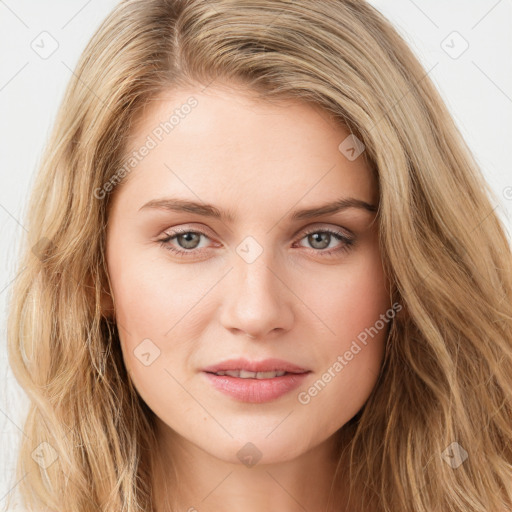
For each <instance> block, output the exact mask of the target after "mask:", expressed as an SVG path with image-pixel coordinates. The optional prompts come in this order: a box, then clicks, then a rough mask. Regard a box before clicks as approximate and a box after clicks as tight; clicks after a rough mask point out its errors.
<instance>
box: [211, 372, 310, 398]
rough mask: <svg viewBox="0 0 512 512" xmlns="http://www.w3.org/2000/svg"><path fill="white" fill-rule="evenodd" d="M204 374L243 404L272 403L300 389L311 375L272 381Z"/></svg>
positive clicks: (294, 375)
mask: <svg viewBox="0 0 512 512" xmlns="http://www.w3.org/2000/svg"><path fill="white" fill-rule="evenodd" d="M203 373H204V374H205V375H206V376H207V377H208V379H210V382H211V383H212V384H213V386H214V387H215V388H216V389H218V390H219V391H222V392H223V393H225V394H226V395H229V396H231V397H233V398H235V399H237V400H240V401H242V402H250V403H256V404H261V403H263V402H270V401H272V400H276V399H277V398H279V397H281V396H283V395H286V393H289V392H290V391H293V390H294V389H295V388H297V387H299V386H300V385H301V384H302V383H303V382H304V379H305V378H306V376H307V375H308V374H309V372H306V373H287V374H285V375H283V376H281V377H274V378H271V379H242V378H240V377H230V376H229V375H215V374H214V373H208V372H203Z"/></svg>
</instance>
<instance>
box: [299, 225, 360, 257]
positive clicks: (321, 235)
mask: <svg viewBox="0 0 512 512" xmlns="http://www.w3.org/2000/svg"><path fill="white" fill-rule="evenodd" d="M304 239H306V240H307V242H308V243H309V244H310V245H311V246H312V247H313V250H315V252H317V253H321V255H322V256H333V255H334V256H335V255H337V254H339V253H345V252H348V251H349V250H350V249H351V248H352V247H353V245H354V243H355V239H354V238H353V237H349V236H347V235H345V233H343V232H341V231H337V230H333V229H330V228H327V229H318V228H315V229H311V230H309V231H307V232H306V233H305V234H304V236H303V238H301V240H304ZM333 239H334V241H338V242H342V244H341V246H338V247H334V248H330V249H329V250H326V249H327V248H328V247H329V246H330V245H331V242H332V241H333Z"/></svg>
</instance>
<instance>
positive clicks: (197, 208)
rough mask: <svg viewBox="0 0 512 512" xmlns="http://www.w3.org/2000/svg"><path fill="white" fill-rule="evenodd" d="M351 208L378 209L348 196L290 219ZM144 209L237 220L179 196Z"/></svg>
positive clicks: (209, 205) (209, 206)
mask: <svg viewBox="0 0 512 512" xmlns="http://www.w3.org/2000/svg"><path fill="white" fill-rule="evenodd" d="M349 208H357V209H360V210H363V211H367V212H370V213H375V212H376V211H377V207H376V206H374V205H373V204H370V203H367V202H366V201H362V200H361V199H356V198H354V197H346V198H341V199H338V200H336V201H333V202H331V203H326V204H323V205H320V206H314V207H312V208H305V209H302V210H296V211H294V212H293V213H292V214H291V215H289V219H290V220H291V221H298V220H307V219H312V218H315V217H320V216H322V215H328V214H333V213H338V212H341V211H344V210H347V209H349ZM143 209H157V210H167V211H173V212H187V213H195V214H197V215H202V216H204V217H213V218H215V219H220V220H224V221H227V222H234V220H235V215H234V213H233V212H232V211H231V210H227V211H224V210H220V209H219V208H217V207H216V206H214V205H212V204H208V203H197V202H195V201H188V200H184V199H178V198H162V199H152V200H151V201H149V202H147V203H146V204H144V205H143V206H141V207H140V208H139V211H141V210H143Z"/></svg>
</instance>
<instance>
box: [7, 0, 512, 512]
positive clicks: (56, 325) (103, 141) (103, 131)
mask: <svg viewBox="0 0 512 512" xmlns="http://www.w3.org/2000/svg"><path fill="white" fill-rule="evenodd" d="M215 80H218V81H221V80H222V81H224V80H226V81H229V82H231V83H236V84H239V85H240V87H247V88H248V89H250V90H252V91H255V92H257V93H258V94H259V95H260V97H261V98H262V99H265V100H268V101H272V100H274V99H275V100H276V101H279V100H280V99H298V100H301V101H305V102H309V103H311V104H313V105H318V106H320V107H322V108H323V109H324V110H325V111H328V112H329V113H330V115H332V116H333V118H335V119H336V120H337V121H338V122H339V123H340V124H342V125H344V126H347V127H348V128H349V129H350V131H351V132H352V133H354V134H355V135H356V136H357V137H358V138H359V139H360V140H361V141H363V142H364V145H365V157H366V158H367V160H368V162H370V164H371V166H372V169H373V170H374V172H375V173H376V175H377V176H378V183H379V194H380V201H379V212H378V222H379V229H380V231H379V233H380V238H379V240H380V247H381V254H382V258H383V265H384V266H385V270H386V273H387V275H388V277H389V279H390V282H391V291H392V297H393V301H394V302H395V301H396V302H398V303H400V304H401V305H402V307H403V309H402V311H401V312H400V314H398V315H396V317H395V318H394V319H393V322H392V326H391V329H390V332H389V336H388V339H387V345H386V352H385V357H384V361H383V364H382V369H381V373H380V375H379V380H378V382H377V385H376V386H375V388H374V390H373V391H372V394H371V395H370V397H369V399H368V401H367V402H366V403H365V405H364V407H363V408H362V409H361V410H360V411H359V413H358V414H357V415H356V417H355V418H354V419H353V420H351V421H350V422H349V423H348V424H346V425H345V426H344V427H343V428H342V429H341V431H340V432H341V434H343V435H344V436H345V438H346V439H347V440H348V442H347V443H346V444H345V445H344V447H343V450H344V451H343V456H344V458H345V459H346V460H350V464H349V467H348V470H347V468H346V467H345V468H341V466H340V471H339V473H337V474H336V475H334V476H335V477H336V478H338V476H340V477H341V475H342V473H346V474H345V475H344V478H346V479H347V480H345V481H346V482H348V485H349V486H350V491H351V494H350V496H351V499H352V500H353V505H352V506H351V509H350V510H351V511H353V512H356V511H367V510H371V511H372V512H384V511H385V512H411V511H414V512H433V511H436V512H447V511H454V512H469V511H474V512H477V511H478V512H504V511H510V510H512V466H511V462H512V449H511V444H510V440H511V439H512V404H511V400H512V399H511V397H512V316H511V314H512V256H511V250H510V245H509V242H508V240H507V237H506V235H505V230H504V227H503V226H502V225H501V224H500V221H499V219H498V218H497V216H496V214H495V212H494V209H493V206H492V202H495V203H496V202H497V200H496V199H495V198H494V201H491V199H493V194H492V191H491V190H490V188H489V186H488V185H487V184H486V182H485V181H484V179H483V177H482V175H481V171H480V169H479V168H478V166H477V164H476V162H475V159H474V157H473V156H472V154H471V152H470V150H469V148H468V147H467V145H466V144H465V142H464V140H463V138H462V137H461V135H460V133H459V131H458V129H457V128H456V126H455V124H454V122H453V120H452V118H451V117H450V115H449V113H448V110H447V108H446V107H445V105H444V103H443V101H442V99H441V97H440V95H439V94H438V92H437V91H436V89H435V87H434V85H433V84H432V81H431V80H430V78H429V76H428V73H427V72H426V71H425V69H423V68H422V66H421V65H420V63H419V62H418V60H417V58H416V57H415V56H414V55H413V53H412V52H411V50H410V49H409V48H408V46H407V44H406V43H405V42H404V40H403V39H402V38H401V37H400V36H399V35H398V33H397V31H396V30H395V29H394V28H393V27H392V25H391V24H390V23H389V21H387V20H386V19H385V18H384V17H383V16H382V15H381V14H380V13H379V12H378V11H377V10H376V9H375V8H373V7H372V6H370V5H369V4H367V3H366V2H364V1H363V0H208V1H201V0H128V1H124V2H121V3H120V4H119V5H118V6H117V7H116V8H115V9H114V11H113V12H112V13H111V14H110V15H109V16H108V17H107V18H106V20H105V21H104V22H103V24H102V25H101V26H100V28H99V29H98V30H97V32H96V33H95V34H94V36H93V37H92V39H91V41H90V42H89V44H88V46H87V47H86V49H85V51H84V53H83V55H82V56H81V59H80V61H79V63H78V65H77V69H76V71H75V74H74V76H73V77H72V79H71V82H70V83H69V86H68V88H67V91H66V95H65V97H64V100H63V102H62V105H61V107H60V110H59V113H58V118H57V120H56V124H55V128H54V131H53V133H52V136H51V140H50V141H49V144H48V146H47V149H46V152H45V154H44V158H43V161H42V165H41V168H40V172H39V173H38V176H37V181H36V183H35V185H34V188H33V191H32V195H31V198H30V202H29V208H28V213H27V221H26V226H27V227H28V233H27V234H26V237H25V239H24V240H23V244H22V245H21V247H20V261H19V269H20V270H22V269H23V270H22V271H21V272H20V274H19V276H18V277H17V279H16V281H15V283H14V285H13V288H12V292H11V298H10V306H9V307H10V309H9V318H8V350H9V361H10V365H11V368H12V370H13V372H14V375H15V377H16V379H17V381H18V382H19V384H20V385H21V386H22V387H23V389H24V390H25V392H26V393H27V395H28V397H29V399H30V404H31V405H30V412H29V414H28V416H27V419H26V423H25V425H24V432H25V433H26V435H27V437H26V438H24V439H23V441H22V443H21V445H20V448H19V456H18V465H17V478H16V480H21V481H20V483H19V484H18V485H19V490H20V492H21V495H22V496H23V499H24V500H25V502H26V504H27V506H29V507H30V509H29V510H37V509H39V510H40V509H41V507H42V506H44V507H45V509H46V510H52V511H62V510H66V511H73V512H86V511H87V512H89V511H91V512H93V511H94V512H97V511H98V510H101V511H105V512H106V511H108V512H114V511H115V512H119V511H121V510H122V511H126V512H135V511H138V510H147V511H149V510H153V506H154V503H153V498H152V490H151V485H150V483H151V480H150V477H151V460H152V456H153V453H154V451H153V450H152V447H153V443H154V442H155V435H154V427H155V424H154V415H153V413H152V411H151V410H150V409H149V408H148V407H147V406H146V405H145V403H144V402H143V401H142V399H141V398H140V397H139V395H138V394H137V392H136V390H135V389H134V387H133V385H132V383H131V381H130V379H129V378H128V376H127V372H126V371H125V368H124V365H123V360H122V354H121V349H120V344H119V338H118V332H117V326H116V325H115V323H113V322H111V321H110V320H109V319H108V318H106V317H105V316H104V314H103V311H102V307H101V297H102V295H103V294H104V293H108V292H109V291H110V289H109V281H108V273H107V268H106V264H105V226H106V223H107V219H108V207H109V204H110V203H111V199H112V197H113V193H115V192H116V191H118V190H119V187H120V186H122V183H121V184H120V185H117V186H115V187H113V192H109V193H107V194H105V197H103V198H102V199H98V197H97V196H98V194H97V192H95V191H98V190H100V189H101V190H104V189H102V187H104V184H105V183H109V182H111V180H112V178H113V177H114V176H115V175H116V173H117V172H118V171H119V169H120V167H121V165H122V164H123V162H124V161H125V160H124V159H125V157H126V155H125V154H124V152H125V150H126V142H127V137H128V136H129V135H130V133H131V130H132V128H133V126H134V123H135V120H136V119H137V117H138V116H139V115H140V114H141V113H142V111H143V109H144V106H145V105H146V104H147V103H148V102H149V101H151V100H152V99H153V98H155V97H156V96H157V95H158V94H159V93H161V92H163V91H166V90H171V89H173V88H179V87H182V86H188V85H196V84H203V85H204V86H207V85H208V84H210V83H212V82H213V81H215ZM340 460H341V456H340ZM36 461H37V462H36ZM454 461H458V462H456V463H453V462H454ZM176 477H179V475H176ZM338 483H339V484H340V485H341V480H340V481H339V482H338V481H335V485H338Z"/></svg>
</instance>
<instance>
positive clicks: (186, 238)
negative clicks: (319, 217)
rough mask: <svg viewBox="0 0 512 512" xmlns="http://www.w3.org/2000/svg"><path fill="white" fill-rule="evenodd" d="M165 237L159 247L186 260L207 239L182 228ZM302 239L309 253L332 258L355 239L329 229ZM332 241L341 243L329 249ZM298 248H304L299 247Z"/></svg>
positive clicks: (344, 249)
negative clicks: (202, 239) (305, 242)
mask: <svg viewBox="0 0 512 512" xmlns="http://www.w3.org/2000/svg"><path fill="white" fill-rule="evenodd" d="M166 235H167V237H166V238H163V239H161V240H159V242H160V245H161V246H162V247H163V248H164V249H166V250H168V251H171V252H172V253H173V254H175V255H176V256H178V257H180V258H186V257H188V256H192V255H194V254H197V253H202V252H203V250H204V249H205V247H204V246H203V247H200V244H201V237H204V238H207V239H208V238H209V237H208V235H207V234H206V233H204V232H202V231H193V230H190V229H183V228H176V229H174V230H173V231H171V233H166ZM304 239H306V240H307V242H308V243H309V244H310V246H311V248H310V250H311V251H313V252H315V253H318V254H321V255H322V256H332V255H336V254H338V253H344V252H348V251H349V250H350V249H351V248H352V246H353V245H354V243H355V239H354V238H353V237H349V236H347V235H345V233H343V232H342V231H337V230H333V229H329V228H327V229H318V228H317V229H310V230H309V231H307V232H305V233H304V234H303V236H302V238H300V239H299V241H302V240H304ZM174 240H175V241H176V243H177V244H178V247H177V246H176V245H174V244H171V243H170V242H171V241H174ZM333 241H334V242H336V241H338V242H341V245H339V246H338V247H334V248H333V247H330V248H329V246H331V242H333ZM297 243H298V242H296V244H297ZM299 247H304V246H303V245H299ZM206 249H207V248H206Z"/></svg>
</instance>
